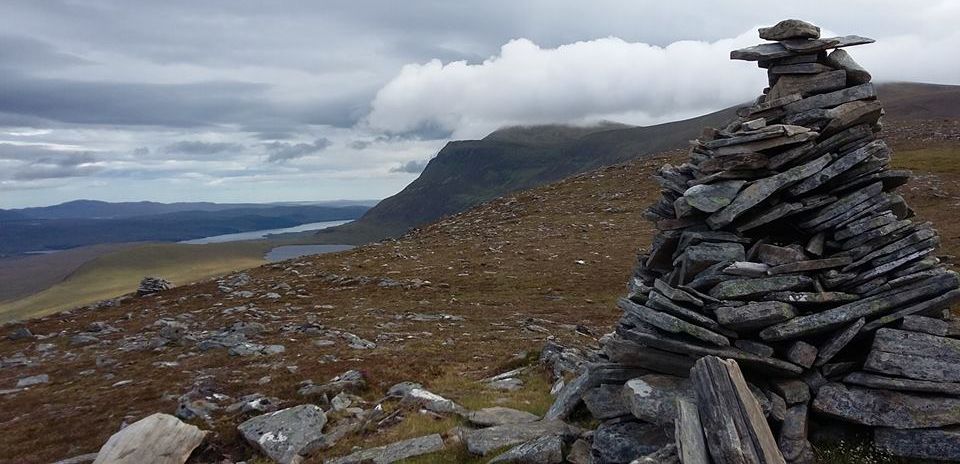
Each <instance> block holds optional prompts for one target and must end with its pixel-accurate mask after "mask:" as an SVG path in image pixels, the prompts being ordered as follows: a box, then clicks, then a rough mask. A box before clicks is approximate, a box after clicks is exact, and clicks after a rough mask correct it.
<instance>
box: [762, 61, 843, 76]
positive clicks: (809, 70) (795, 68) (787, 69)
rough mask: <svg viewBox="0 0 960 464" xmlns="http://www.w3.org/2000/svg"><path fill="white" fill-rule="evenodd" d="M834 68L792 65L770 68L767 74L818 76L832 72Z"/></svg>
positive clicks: (809, 64)
mask: <svg viewBox="0 0 960 464" xmlns="http://www.w3.org/2000/svg"><path fill="white" fill-rule="evenodd" d="M833 69H834V68H831V67H830V66H827V65H823V64H820V63H794V64H781V65H776V66H771V67H770V69H769V70H768V72H769V74H772V75H779V74H818V73H823V72H827V71H833Z"/></svg>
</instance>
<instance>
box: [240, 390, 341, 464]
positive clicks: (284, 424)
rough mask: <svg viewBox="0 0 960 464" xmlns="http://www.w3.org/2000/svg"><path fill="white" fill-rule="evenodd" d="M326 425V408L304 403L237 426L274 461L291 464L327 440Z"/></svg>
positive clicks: (241, 433) (247, 438)
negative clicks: (316, 442) (308, 450)
mask: <svg viewBox="0 0 960 464" xmlns="http://www.w3.org/2000/svg"><path fill="white" fill-rule="evenodd" d="M326 423H327V416H326V414H324V413H323V410H322V409H320V408H319V407H317V406H315V405H312V404H303V405H300V406H294V407H292V408H287V409H281V410H280V411H277V412H273V413H268V414H264V415H261V416H257V417H254V418H252V419H249V420H247V421H246V422H243V423H242V424H240V425H239V426H237V430H238V431H239V432H240V435H242V436H243V438H244V439H245V440H246V441H247V442H248V443H250V445H252V446H253V447H254V448H256V449H258V450H259V451H260V452H262V453H263V454H265V455H267V456H268V457H269V458H270V459H273V460H274V461H277V462H278V463H280V464H290V463H297V462H300V461H301V460H302V457H301V456H300V452H301V451H303V450H305V449H306V448H307V447H308V446H309V445H310V444H311V443H313V442H314V441H316V440H319V439H320V438H321V437H323V426H324V425H325V424H326Z"/></svg>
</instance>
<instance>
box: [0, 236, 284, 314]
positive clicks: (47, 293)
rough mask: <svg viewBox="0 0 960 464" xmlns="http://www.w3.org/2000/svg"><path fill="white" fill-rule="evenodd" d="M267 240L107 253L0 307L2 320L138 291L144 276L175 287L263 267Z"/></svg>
mask: <svg viewBox="0 0 960 464" xmlns="http://www.w3.org/2000/svg"><path fill="white" fill-rule="evenodd" d="M273 246H275V244H274V243H272V242H269V241H263V240H260V241H248V242H231V243H216V244H208V245H182V244H174V243H158V244H146V245H139V246H133V247H129V248H123V249H120V250H116V251H111V252H108V253H106V254H103V255H101V256H98V257H96V258H94V259H92V260H90V261H88V262H86V263H84V264H83V265H81V266H79V267H78V268H77V269H76V270H75V271H73V273H72V274H70V275H69V276H68V277H67V278H66V279H65V280H63V282H61V283H58V284H55V285H53V286H51V287H50V288H48V289H46V290H44V291H41V292H39V293H36V294H33V295H31V296H29V297H26V298H22V299H19V300H16V301H12V302H7V303H0V322H6V321H12V320H18V319H24V318H29V317H38V316H43V315H46V314H52V313H55V312H58V311H62V310H64V309H70V308H73V307H77V306H81V305H84V304H88V303H92V302H94V301H99V300H103V299H107V298H112V297H115V296H118V295H122V294H125V293H130V292H133V291H135V290H136V289H137V284H138V283H139V282H140V279H142V278H143V277H144V276H155V277H163V278H165V279H167V280H170V281H172V282H173V283H174V284H177V285H182V284H184V283H188V282H193V281H197V280H200V279H205V278H208V277H212V276H216V275H220V274H224V273H227V272H230V271H234V270H238V269H246V268H250V267H254V266H258V265H260V264H263V263H264V262H265V261H264V260H263V255H264V253H266V252H267V251H268V250H269V249H270V248H272V247H273Z"/></svg>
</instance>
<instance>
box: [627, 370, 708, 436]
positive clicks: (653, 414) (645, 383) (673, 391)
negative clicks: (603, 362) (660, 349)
mask: <svg viewBox="0 0 960 464" xmlns="http://www.w3.org/2000/svg"><path fill="white" fill-rule="evenodd" d="M622 394H623V402H624V404H626V406H627V407H628V408H629V411H630V412H631V413H633V415H634V417H636V418H637V419H640V420H642V421H644V422H649V423H651V424H671V423H673V421H674V419H676V417H677V408H676V403H677V399H679V398H686V399H689V400H692V399H693V387H691V385H690V381H689V380H688V379H686V378H683V377H675V376H672V375H661V374H649V375H645V376H643V377H639V378H636V379H632V380H629V381H627V383H626V384H624V385H623V389H622Z"/></svg>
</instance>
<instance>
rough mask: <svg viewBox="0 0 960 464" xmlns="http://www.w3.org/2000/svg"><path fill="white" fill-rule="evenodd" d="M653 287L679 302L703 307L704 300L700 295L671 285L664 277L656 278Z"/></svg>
mask: <svg viewBox="0 0 960 464" xmlns="http://www.w3.org/2000/svg"><path fill="white" fill-rule="evenodd" d="M653 288H655V289H656V290H657V291H658V292H660V293H661V294H662V295H663V296H665V297H667V298H669V299H671V300H673V301H676V302H677V303H685V304H691V305H693V306H696V307H698V308H701V307H703V300H702V299H700V298H699V297H697V296H695V295H693V294H691V293H690V292H688V291H686V290H683V289H679V288H674V287H671V286H670V284H668V283H666V282H664V281H663V279H656V280H654V281H653Z"/></svg>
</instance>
